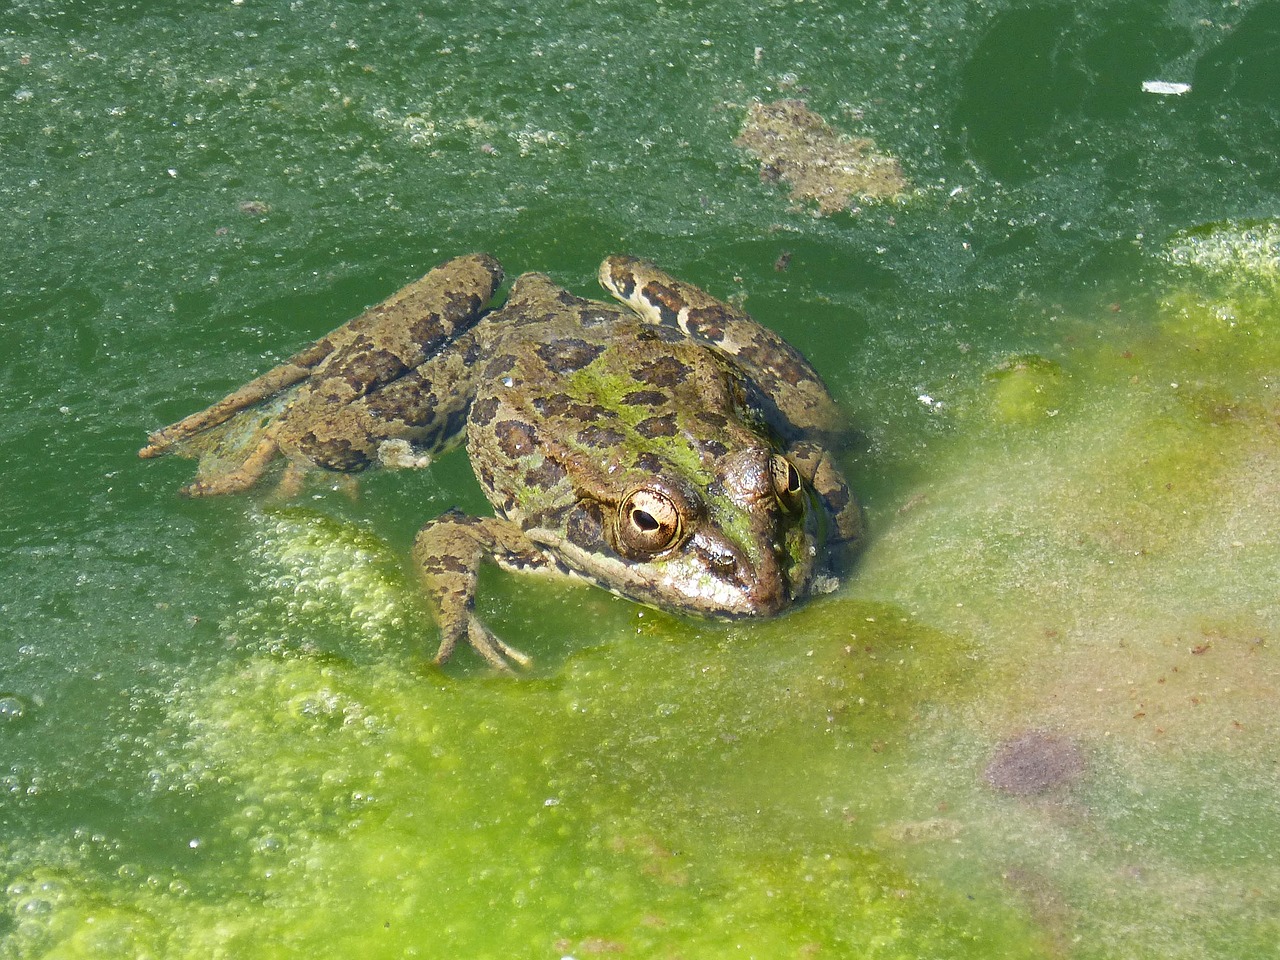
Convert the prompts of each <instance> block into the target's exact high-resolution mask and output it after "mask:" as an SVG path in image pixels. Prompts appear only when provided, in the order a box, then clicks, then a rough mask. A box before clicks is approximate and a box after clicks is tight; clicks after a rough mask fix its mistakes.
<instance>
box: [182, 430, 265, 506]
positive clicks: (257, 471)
mask: <svg viewBox="0 0 1280 960" xmlns="http://www.w3.org/2000/svg"><path fill="white" fill-rule="evenodd" d="M279 453H280V447H279V445H278V444H277V443H276V439H275V437H274V436H271V435H270V434H268V435H267V436H265V437H263V438H262V439H261V440H260V441H258V444H257V445H256V446H255V447H254V448H253V449H252V450H250V451H249V455H248V456H246V457H245V458H244V460H243V461H241V463H240V465H239V466H237V467H235V468H234V469H232V470H227V471H224V472H222V473H219V474H217V475H215V476H208V477H200V478H198V479H196V480H194V481H192V482H191V483H189V484H187V485H186V486H185V487H183V488H182V489H181V490H180V491H178V492H179V493H181V494H182V495H183V496H184V497H216V496H218V495H220V494H224V493H241V492H243V491H245V490H248V489H249V488H250V487H252V486H253V485H254V484H256V483H257V482H258V481H259V480H261V479H262V475H263V474H264V473H266V472H267V468H268V467H270V466H271V462H272V461H273V460H275V458H276V457H277V456H278V455H279Z"/></svg>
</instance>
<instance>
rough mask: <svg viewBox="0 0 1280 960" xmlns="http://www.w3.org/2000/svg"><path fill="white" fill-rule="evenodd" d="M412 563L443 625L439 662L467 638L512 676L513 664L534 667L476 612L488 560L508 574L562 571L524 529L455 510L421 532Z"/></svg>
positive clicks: (490, 518)
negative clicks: (481, 574)
mask: <svg viewBox="0 0 1280 960" xmlns="http://www.w3.org/2000/svg"><path fill="white" fill-rule="evenodd" d="M413 560H414V565H415V566H416V567H417V568H418V575H419V577H420V578H421V580H422V585H423V587H424V589H425V590H426V592H427V597H428V599H429V600H430V601H431V606H432V610H433V612H434V613H435V617H436V623H437V624H438V625H439V627H440V648H439V649H438V650H437V651H436V655H435V658H434V660H433V662H434V663H437V664H440V663H444V662H445V661H446V660H448V659H449V657H450V656H452V655H453V651H454V650H455V649H456V647H457V646H458V641H460V640H461V639H462V638H463V636H464V635H465V636H466V638H467V642H468V643H470V644H471V646H472V647H474V648H475V650H476V652H477V653H479V654H480V656H482V657H484V658H485V660H487V661H488V662H489V663H490V664H491V665H492V666H494V667H496V668H497V669H498V670H501V671H503V672H510V670H511V666H510V664H509V663H508V662H507V661H508V660H511V661H514V662H515V663H517V664H519V665H520V666H522V667H527V666H529V664H530V663H531V662H532V661H531V660H530V659H529V657H528V656H526V655H525V654H523V653H521V652H520V651H519V650H517V649H515V648H514V647H512V646H510V645H508V644H507V643H505V642H504V641H502V640H500V639H499V638H498V637H497V636H495V635H494V634H493V632H492V631H490V630H489V628H488V627H486V626H485V625H484V624H483V623H482V622H481V621H480V618H479V617H478V616H477V615H476V612H475V599H476V580H477V577H478V574H479V570H480V564H481V562H482V561H484V560H491V561H493V562H494V563H496V564H498V566H500V567H503V568H505V569H508V570H522V571H560V570H561V568H560V567H559V566H558V565H557V564H556V563H555V561H554V560H552V559H551V558H550V557H548V556H547V555H546V554H544V553H543V552H541V551H540V550H538V549H537V548H536V547H535V546H534V545H533V544H532V543H531V542H530V541H529V540H528V539H527V538H526V537H525V535H524V533H523V531H521V529H520V528H519V527H517V526H516V525H515V524H514V523H512V522H511V521H509V520H504V519H502V518H501V517H469V516H466V515H465V514H463V513H461V512H460V511H458V510H450V511H448V512H446V513H443V514H441V515H440V516H438V517H436V519H434V520H432V521H430V522H429V523H427V524H426V525H425V526H424V527H423V528H422V529H421V530H420V531H419V532H418V536H417V538H416V539H415V540H414V544H413Z"/></svg>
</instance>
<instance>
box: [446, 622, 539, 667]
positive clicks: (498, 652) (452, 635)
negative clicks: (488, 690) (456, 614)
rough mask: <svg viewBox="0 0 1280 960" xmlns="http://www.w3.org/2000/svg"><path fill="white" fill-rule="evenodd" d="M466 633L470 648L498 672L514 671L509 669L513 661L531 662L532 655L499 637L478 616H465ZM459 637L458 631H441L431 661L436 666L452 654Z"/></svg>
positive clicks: (528, 665)
mask: <svg viewBox="0 0 1280 960" xmlns="http://www.w3.org/2000/svg"><path fill="white" fill-rule="evenodd" d="M466 633H467V642H468V643H469V644H471V648H472V649H473V650H475V651H476V653H478V654H480V656H481V657H483V658H484V659H485V662H486V663H488V664H489V666H491V667H493V668H494V669H495V670H497V671H499V672H500V673H514V672H515V671H513V670H512V669H511V665H512V664H513V663H514V664H515V665H516V666H518V667H522V668H528V667H530V666H531V665H532V664H533V658H532V657H530V656H529V655H528V654H526V653H523V652H521V651H520V650H517V649H516V648H515V647H513V646H511V644H509V643H507V642H505V641H504V640H501V639H499V638H498V637H497V636H496V635H495V634H494V633H493V631H491V630H490V629H489V628H488V627H486V626H485V625H484V624H483V623H481V622H480V618H479V617H477V616H476V615H475V614H471V615H470V616H468V617H467V629H466ZM459 639H460V637H459V636H458V632H455V631H449V632H442V634H441V637H440V648H439V649H438V650H437V651H436V655H435V656H434V657H433V658H432V660H431V662H432V663H434V664H435V665H436V666H440V665H441V664H443V663H445V662H446V661H447V660H448V659H449V658H450V657H452V656H453V651H454V650H456V649H457V646H458V640H459Z"/></svg>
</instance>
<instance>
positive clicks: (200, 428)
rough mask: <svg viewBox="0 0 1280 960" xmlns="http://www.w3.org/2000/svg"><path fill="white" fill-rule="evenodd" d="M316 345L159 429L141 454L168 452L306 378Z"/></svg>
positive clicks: (146, 456) (147, 455)
mask: <svg viewBox="0 0 1280 960" xmlns="http://www.w3.org/2000/svg"><path fill="white" fill-rule="evenodd" d="M315 348H316V344H312V345H311V346H310V347H308V348H307V349H306V350H304V351H302V352H301V353H299V354H297V355H296V356H294V357H291V358H290V359H289V360H287V361H285V362H284V363H282V364H280V366H278V367H275V368H274V369H272V370H269V371H267V372H266V373H264V374H263V375H262V376H260V377H258V378H256V379H254V380H250V381H249V382H248V383H246V384H245V385H244V386H242V387H240V388H239V389H238V390H235V391H233V392H231V393H229V394H227V395H226V396H225V397H223V398H222V399H221V400H219V401H218V402H217V403H215V404H212V405H211V406H208V407H206V408H205V409H203V410H201V411H200V412H199V413H193V414H191V416H189V417H184V418H183V419H181V420H179V421H178V422H177V423H173V424H170V425H169V426H167V427H164V428H162V429H160V430H156V431H155V432H154V433H152V434H151V435H150V436H149V437H148V438H147V445H146V446H145V447H143V448H142V449H141V450H139V451H138V456H140V457H142V458H144V459H150V458H151V457H160V456H164V455H165V454H166V453H170V452H171V451H172V450H173V448H174V446H176V445H178V444H180V443H182V442H183V441H184V440H189V439H191V438H192V437H194V436H195V435H196V434H198V433H203V432H204V431H205V430H208V429H210V428H212V427H216V426H219V425H221V424H223V423H226V422H227V421H228V420H230V419H231V418H232V417H234V416H235V415H236V414H237V413H239V412H240V411H242V410H247V409H249V408H250V407H252V406H255V405H256V404H259V403H261V402H262V401H263V400H266V399H268V398H270V397H274V396H275V395H276V394H278V393H280V392H282V391H284V390H287V389H288V388H289V387H291V386H293V385H294V384H295V383H298V382H299V381H301V380H305V379H306V378H307V377H309V376H310V375H311V369H312V368H311V367H310V366H307V365H306V364H305V360H306V359H307V357H308V355H309V353H311V352H314V351H315Z"/></svg>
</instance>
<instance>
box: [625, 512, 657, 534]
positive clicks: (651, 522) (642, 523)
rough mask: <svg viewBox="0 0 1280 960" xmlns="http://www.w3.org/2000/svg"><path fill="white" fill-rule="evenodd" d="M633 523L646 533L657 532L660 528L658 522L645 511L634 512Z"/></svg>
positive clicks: (632, 515) (632, 513)
mask: <svg viewBox="0 0 1280 960" xmlns="http://www.w3.org/2000/svg"><path fill="white" fill-rule="evenodd" d="M631 522H632V523H634V524H635V525H636V528H637V529H639V530H642V531H644V532H645V533H650V532H652V531H654V530H657V529H658V526H659V524H658V521H657V520H655V519H653V515H652V514H649V513H646V512H645V511H644V510H632V511H631Z"/></svg>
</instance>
